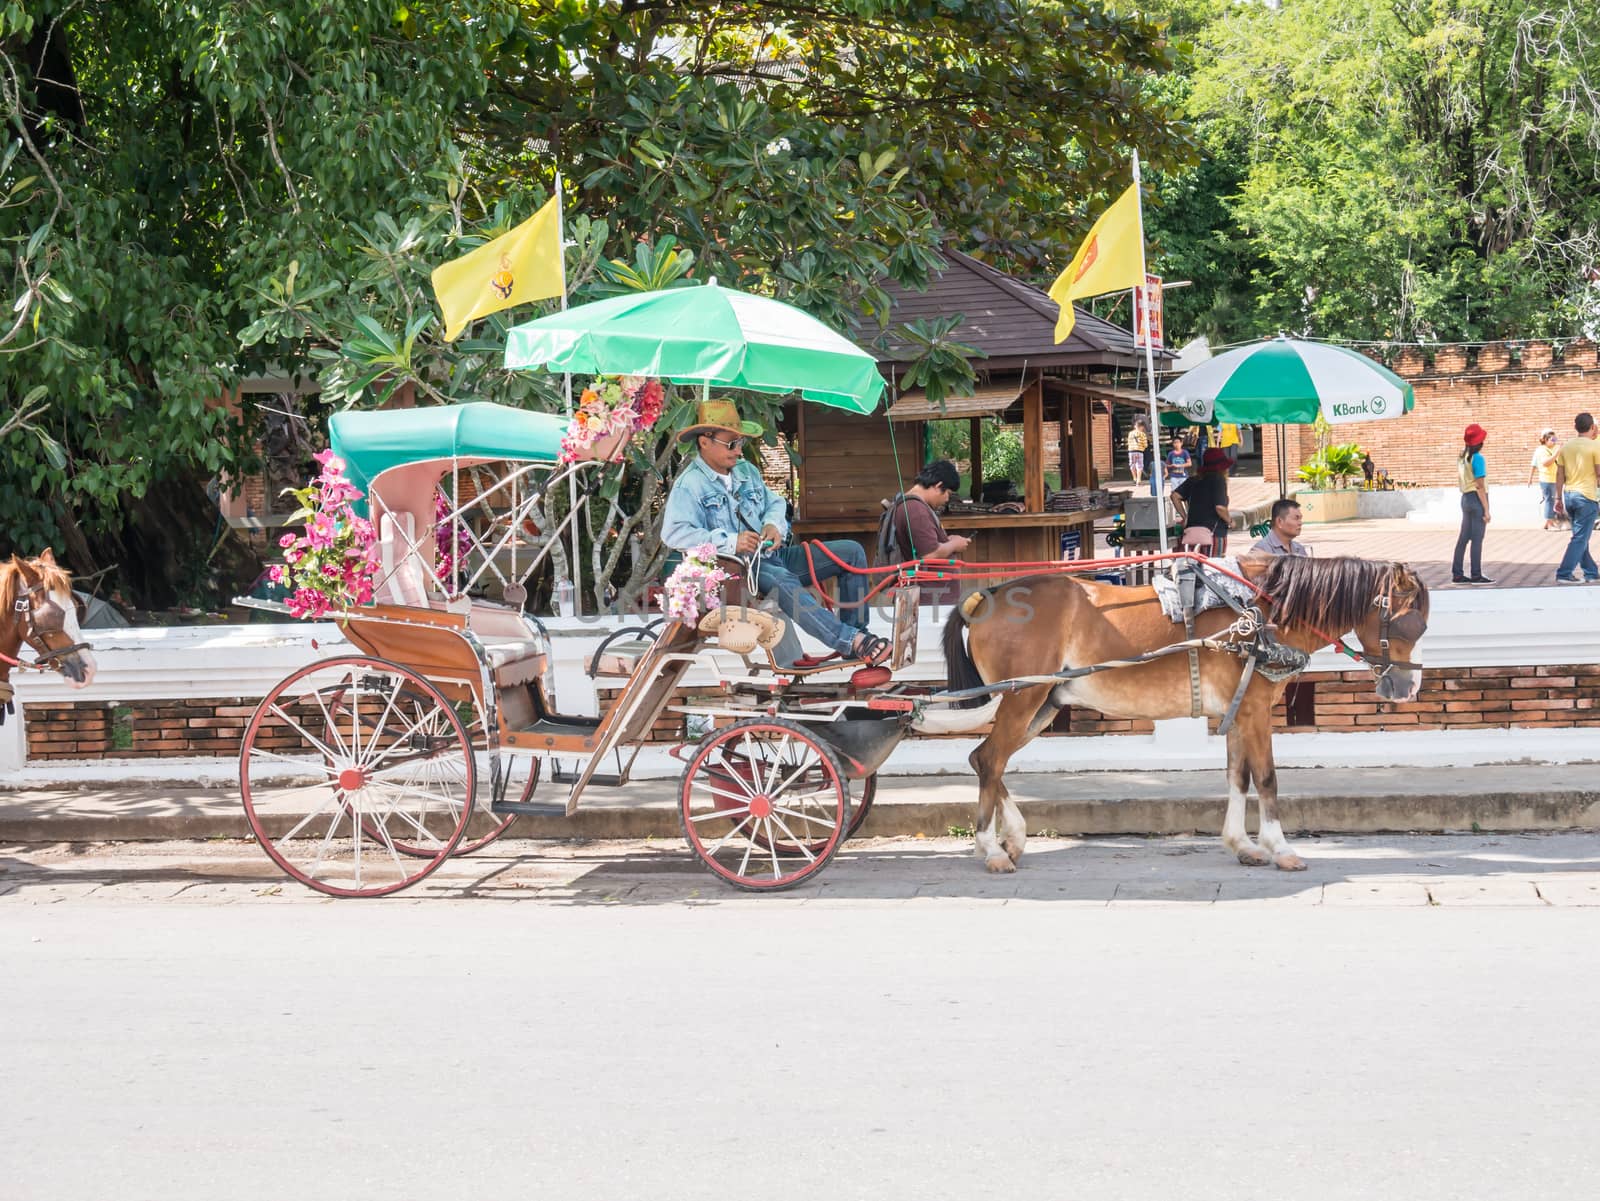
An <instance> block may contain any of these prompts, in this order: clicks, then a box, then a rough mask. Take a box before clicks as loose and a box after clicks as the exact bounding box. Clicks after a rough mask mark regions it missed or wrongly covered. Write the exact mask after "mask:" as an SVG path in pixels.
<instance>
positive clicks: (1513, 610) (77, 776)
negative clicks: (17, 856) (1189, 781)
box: [0, 587, 1600, 785]
mask: <svg viewBox="0 0 1600 1201" xmlns="http://www.w3.org/2000/svg"><path fill="white" fill-rule="evenodd" d="M1597 602H1600V590H1591V589H1588V588H1556V587H1551V588H1521V589H1486V590H1482V591H1477V590H1466V589H1462V590H1449V591H1444V592H1439V593H1436V594H1435V595H1434V597H1433V605H1432V616H1431V620H1430V622H1429V629H1428V634H1427V637H1426V638H1425V639H1424V640H1423V643H1422V646H1421V648H1420V651H1419V654H1420V657H1421V660H1422V661H1423V662H1424V663H1425V664H1431V665H1434V666H1438V667H1497V666H1521V665H1536V664H1543V663H1561V664H1569V663H1600V628H1597V623H1596V621H1595V612H1596V605H1597ZM948 612H949V611H948V609H937V608H932V607H929V608H925V609H924V611H923V614H922V621H921V623H920V625H919V629H918V654H917V659H916V662H915V663H914V664H912V665H911V666H910V667H908V668H907V669H905V670H904V671H903V672H901V673H900V677H901V678H904V679H911V680H916V679H939V678H942V677H943V675H944V665H943V660H942V658H941V656H940V652H939V638H940V634H941V632H942V629H943V622H944V618H945V617H947V616H948ZM546 624H547V625H548V626H549V627H550V631H551V635H552V640H553V643H554V647H555V657H556V663H555V670H556V691H557V696H558V698H559V701H560V704H561V706H562V708H563V709H565V710H567V711H569V712H588V713H593V712H595V709H596V706H595V699H594V690H593V687H592V685H591V683H590V681H589V679H588V677H587V676H586V675H585V674H584V670H583V666H584V662H585V661H586V659H587V657H588V655H589V654H590V652H591V651H592V650H593V649H594V648H595V646H597V645H598V644H599V642H600V639H601V638H602V637H603V636H604V634H605V633H606V632H607V631H609V630H611V629H614V628H616V627H617V626H619V625H621V624H625V623H624V622H622V621H621V620H620V619H606V620H604V621H602V620H600V619H594V618H590V619H577V618H573V619H559V618H556V619H549V620H548V621H547V623H546ZM875 624H876V626H877V627H878V628H885V627H886V625H887V622H886V620H884V619H881V618H880V619H878V620H877V621H876V622H875ZM90 634H91V637H92V639H93V642H94V647H95V657H96V659H97V660H98V661H99V664H100V670H99V674H98V676H97V678H96V679H95V682H94V685H93V687H92V688H91V689H87V690H73V689H71V688H68V687H67V686H66V682H65V680H63V679H62V678H61V677H60V676H57V675H38V674H35V673H32V672H22V673H15V674H14V675H13V680H14V682H15V683H16V685H17V713H16V715H15V716H14V717H12V718H11V719H9V720H8V721H7V722H6V724H5V725H4V726H0V781H6V782H10V783H12V784H13V785H15V784H17V783H19V782H22V781H24V780H26V781H27V782H29V783H30V784H32V783H45V782H48V781H49V780H51V779H60V780H62V781H66V780H80V781H81V780H89V779H98V780H107V779H118V778H138V779H141V780H149V779H158V778H172V779H194V778H196V777H197V774H198V775H199V776H200V777H204V778H210V777H214V776H216V775H217V774H218V773H219V772H220V773H222V774H223V775H227V774H231V772H232V766H231V764H230V763H227V762H223V763H217V762H216V761H214V760H210V761H205V762H200V761H196V760H165V759H163V760H133V761H129V760H122V761H111V760H107V761H103V762H95V763H92V764H49V765H44V764H36V765H32V766H28V767H27V768H26V772H25V773H24V766H25V764H24V754H23V751H24V748H25V746H26V743H25V742H24V741H23V733H22V731H23V724H22V720H21V718H22V707H23V705H24V704H25V703H27V702H32V701H58V700H89V699H94V700H107V701H114V702H115V701H127V700H149V699H166V698H185V697H214V696H242V697H258V696H261V695H263V694H264V693H265V692H266V691H267V689H269V688H270V687H271V686H272V685H273V683H275V682H276V681H277V680H279V679H281V678H282V677H284V676H285V675H287V674H288V673H289V672H291V671H293V670H295V669H296V668H298V667H301V666H303V665H304V664H306V663H309V662H312V661H314V660H315V659H318V658H321V657H324V656H327V655H332V654H340V653H348V652H349V651H351V650H352V649H353V648H352V647H350V645H349V644H348V643H347V642H345V640H344V638H343V637H342V636H341V635H340V633H339V631H338V627H336V626H333V625H327V624H307V623H295V624H287V625H277V624H271V625H268V624H247V625H227V626H188V627H162V628H136V629H126V630H94V631H90ZM721 661H722V662H723V664H724V670H726V671H728V672H729V673H733V672H736V671H737V670H738V660H737V659H736V658H734V657H732V656H722V657H721ZM1351 666H1352V664H1351V662H1350V660H1348V659H1345V658H1342V657H1341V656H1338V655H1334V654H1330V653H1327V652H1321V653H1319V654H1317V655H1316V656H1314V657H1313V658H1312V660H1311V670H1312V671H1344V670H1349V669H1350V667H1351ZM712 678H713V677H712V675H711V673H710V672H709V671H703V670H697V671H695V672H693V673H691V675H690V676H689V677H688V681H687V682H688V683H690V684H705V683H710V682H712ZM976 745H977V743H976V740H973V739H948V740H937V741H912V742H907V743H905V744H904V745H902V746H901V747H900V749H899V750H897V751H896V752H895V755H894V757H893V758H891V759H890V761H889V764H888V765H887V766H886V768H885V771H887V772H890V773H893V774H914V773H920V772H942V771H950V772H958V773H961V772H965V771H966V770H967V768H966V756H967V754H968V753H969V752H970V751H971V750H972V748H973V747H974V746H976ZM1222 746H1223V744H1222V740H1221V739H1219V738H1213V737H1210V736H1209V735H1207V734H1206V733H1205V731H1204V722H1202V721H1198V720H1182V721H1173V722H1161V723H1158V727H1157V731H1156V733H1155V734H1154V735H1148V736H1133V735H1110V736H1107V737H1104V738H1051V739H1040V740H1038V741H1036V742H1034V743H1033V744H1032V745H1031V746H1029V747H1028V748H1027V749H1026V750H1025V751H1024V752H1023V753H1022V754H1021V755H1020V756H1019V757H1018V761H1017V765H1016V766H1017V768H1018V769H1019V770H1024V771H1052V770H1055V771H1073V770H1087V769H1105V768H1111V767H1118V766H1131V765H1134V764H1137V765H1138V766H1140V767H1141V768H1145V769H1152V770H1159V769H1168V770H1179V769H1189V768H1205V767H1217V766H1220V765H1221V764H1222V762H1223V749H1222ZM1596 746H1600V734H1597V733H1595V732H1593V731H1590V730H1570V731H1569V730H1540V731H1532V730H1527V731H1524V730H1508V731H1495V730H1432V731H1413V732H1409V733H1402V732H1387V733H1384V732H1376V731H1374V732H1371V733H1352V734H1345V733H1339V734H1333V733H1329V734H1296V735H1294V736H1292V737H1285V738H1280V739H1279V740H1278V742H1277V749H1278V761H1279V763H1281V764H1282V765H1284V766H1314V765H1320V764H1330V765H1331V764H1344V765H1348V766H1356V765H1365V766H1379V765H1394V766H1403V765H1413V766H1424V765H1434V764H1441V765H1456V766H1461V765H1466V764H1471V763H1500V762H1508V761H1515V760H1524V759H1526V760H1532V761H1537V762H1575V761H1587V760H1589V759H1595V758H1600V753H1597V752H1596V751H1595V750H1593V749H1592V748H1593V747H1596ZM658 760H659V762H658ZM640 766H641V768H642V769H643V772H642V774H646V775H650V774H657V773H658V772H659V774H663V775H671V774H676V770H677V769H676V767H675V765H674V764H673V762H672V761H671V760H670V759H668V758H667V757H666V756H665V755H656V754H655V753H650V754H647V755H646V756H644V757H642V760H641V764H640Z"/></svg>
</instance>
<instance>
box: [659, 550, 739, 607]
mask: <svg viewBox="0 0 1600 1201" xmlns="http://www.w3.org/2000/svg"><path fill="white" fill-rule="evenodd" d="M732 578H733V577H732V576H730V575H729V574H728V573H727V572H726V571H723V570H722V568H720V567H718V566H717V548H716V547H714V546H712V545H711V544H710V543H709V542H708V543H706V544H705V545H704V546H697V547H695V548H694V549H693V550H689V551H685V552H684V554H683V562H681V563H679V564H678V566H677V567H675V568H673V571H672V574H671V575H669V576H668V577H667V582H666V586H665V587H664V588H663V590H662V593H661V607H662V608H663V609H664V610H665V611H666V614H667V616H668V617H670V618H671V619H672V620H673V621H681V622H683V623H684V624H685V625H694V624H696V623H697V622H698V621H699V620H700V615H701V614H702V613H706V612H709V611H710V610H712V609H714V608H716V607H717V602H718V598H719V597H720V595H721V593H720V592H719V589H720V588H721V587H722V584H723V581H725V580H729V579H732Z"/></svg>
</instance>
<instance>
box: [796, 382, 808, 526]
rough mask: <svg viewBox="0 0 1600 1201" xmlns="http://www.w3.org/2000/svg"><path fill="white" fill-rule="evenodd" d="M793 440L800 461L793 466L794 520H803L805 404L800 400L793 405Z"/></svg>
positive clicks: (804, 508) (804, 511) (804, 494)
mask: <svg viewBox="0 0 1600 1201" xmlns="http://www.w3.org/2000/svg"><path fill="white" fill-rule="evenodd" d="M794 440H795V442H796V443H797V444H798V445H799V447H800V462H799V464H798V465H797V466H796V467H795V479H794V515H795V520H797V521H804V520H805V518H806V517H807V513H806V404H805V401H803V400H802V401H800V402H799V403H798V404H796V405H795V423H794Z"/></svg>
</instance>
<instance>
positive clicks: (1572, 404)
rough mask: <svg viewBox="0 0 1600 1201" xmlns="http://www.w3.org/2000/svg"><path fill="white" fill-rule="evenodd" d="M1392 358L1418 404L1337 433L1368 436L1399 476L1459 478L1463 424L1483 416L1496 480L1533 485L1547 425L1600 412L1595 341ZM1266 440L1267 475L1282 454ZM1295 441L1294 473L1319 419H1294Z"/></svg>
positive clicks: (1289, 462)
mask: <svg viewBox="0 0 1600 1201" xmlns="http://www.w3.org/2000/svg"><path fill="white" fill-rule="evenodd" d="M1388 366H1389V368H1390V369H1391V370H1393V371H1394V372H1396V373H1397V374H1398V375H1400V376H1402V377H1404V378H1405V379H1407V380H1408V381H1409V382H1410V383H1411V385H1412V387H1413V388H1414V389H1415V390H1416V394H1417V405H1416V408H1415V409H1413V410H1412V411H1411V412H1410V413H1408V414H1406V415H1405V416H1404V417H1399V418H1395V419H1393V420H1389V421H1369V422H1363V423H1360V424H1357V425H1346V426H1338V427H1335V432H1334V437H1335V438H1337V439H1350V440H1354V441H1356V442H1359V443H1361V445H1362V446H1363V447H1365V448H1366V450H1367V453H1368V454H1370V455H1371V456H1372V461H1373V463H1374V464H1375V465H1376V466H1378V467H1379V468H1381V469H1382V470H1384V471H1387V472H1388V473H1389V475H1390V477H1391V478H1393V479H1396V480H1404V481H1407V482H1411V483H1416V484H1423V485H1426V486H1430V487H1445V486H1451V485H1454V484H1455V482H1456V470H1455V457H1456V455H1457V454H1458V453H1459V452H1460V450H1461V431H1462V430H1464V429H1466V427H1467V426H1468V425H1470V424H1471V423H1472V422H1474V421H1475V422H1477V423H1478V424H1479V425H1481V426H1483V427H1484V429H1486V430H1488V431H1489V441H1488V443H1487V444H1486V446H1485V448H1484V457H1485V458H1486V459H1487V461H1488V467H1489V482H1490V483H1491V484H1523V483H1525V482H1526V481H1527V478H1528V459H1529V457H1530V456H1531V455H1532V454H1533V447H1534V443H1535V442H1536V441H1537V440H1538V437H1539V434H1540V432H1541V431H1543V430H1545V429H1554V430H1555V431H1556V432H1557V433H1558V434H1559V435H1560V436H1561V438H1562V440H1563V441H1565V440H1566V439H1567V438H1568V437H1570V436H1571V434H1572V418H1573V417H1574V415H1576V414H1577V413H1580V412H1583V411H1588V412H1591V413H1595V414H1596V415H1597V416H1600V364H1597V362H1596V354H1595V345H1594V343H1592V342H1588V341H1576V342H1569V343H1567V344H1566V345H1565V346H1556V345H1552V344H1551V343H1548V342H1525V343H1522V344H1520V345H1512V344H1510V343H1503V342H1502V343H1495V344H1493V345H1490V346H1481V347H1476V348H1472V347H1462V346H1445V347H1440V348H1439V349H1438V350H1436V351H1434V352H1432V354H1431V355H1425V354H1424V352H1423V351H1422V350H1421V349H1418V348H1416V347H1407V348H1406V349H1404V350H1402V351H1400V352H1399V353H1398V354H1396V355H1395V356H1393V358H1392V359H1391V360H1390V362H1389V363H1388ZM1269 429H1270V427H1269ZM1264 432H1265V431H1264ZM1265 441H1266V444H1267V445H1266V448H1265V449H1264V451H1263V454H1262V463H1263V466H1264V468H1265V472H1266V477H1267V479H1269V480H1276V479H1277V478H1278V456H1277V450H1276V446H1275V443H1274V440H1273V438H1272V437H1271V436H1270V433H1269V434H1268V436H1267V437H1266V439H1265ZM1287 443H1288V445H1287V450H1286V455H1287V459H1286V463H1285V466H1286V471H1287V474H1288V476H1289V478H1290V479H1291V480H1293V479H1294V478H1295V470H1296V468H1298V467H1299V465H1300V464H1301V463H1303V462H1305V461H1306V459H1308V458H1310V457H1311V455H1312V453H1313V452H1314V451H1315V450H1316V435H1315V432H1314V431H1313V430H1312V428H1311V427H1310V426H1290V427H1289V428H1288V439H1287Z"/></svg>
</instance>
